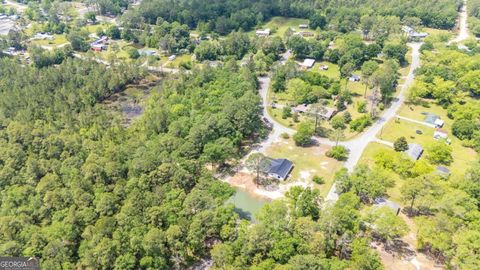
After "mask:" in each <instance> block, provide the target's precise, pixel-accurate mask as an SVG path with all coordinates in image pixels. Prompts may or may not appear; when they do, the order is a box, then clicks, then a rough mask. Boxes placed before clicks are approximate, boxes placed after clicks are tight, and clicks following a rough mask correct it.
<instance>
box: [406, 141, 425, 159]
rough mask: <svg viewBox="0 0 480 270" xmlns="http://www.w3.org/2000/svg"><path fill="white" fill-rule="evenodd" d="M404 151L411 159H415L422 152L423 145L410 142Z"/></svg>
mask: <svg viewBox="0 0 480 270" xmlns="http://www.w3.org/2000/svg"><path fill="white" fill-rule="evenodd" d="M406 153H407V155H408V156H409V157H410V158H411V159H413V160H417V159H419V158H420V156H421V155H422V153H423V147H422V146H421V145H420V144H416V143H410V144H408V150H407V151H406Z"/></svg>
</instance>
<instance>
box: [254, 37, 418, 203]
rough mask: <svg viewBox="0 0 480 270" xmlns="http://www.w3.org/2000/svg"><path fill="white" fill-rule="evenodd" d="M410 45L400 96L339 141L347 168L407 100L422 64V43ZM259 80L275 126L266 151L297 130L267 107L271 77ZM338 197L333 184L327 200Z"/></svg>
mask: <svg viewBox="0 0 480 270" xmlns="http://www.w3.org/2000/svg"><path fill="white" fill-rule="evenodd" d="M409 46H410V47H411V48H412V62H411V65H410V70H409V72H408V75H407V78H406V80H405V83H404V84H403V86H402V88H401V90H400V93H399V94H398V96H397V97H396V98H395V100H394V101H393V102H392V103H391V105H390V107H389V108H388V109H387V110H385V111H384V113H383V114H382V116H381V117H380V118H379V119H378V120H377V121H376V122H375V123H374V124H373V125H372V126H371V127H370V128H369V129H368V130H367V131H365V132H364V133H363V134H361V135H360V136H358V137H356V138H355V139H352V140H349V141H344V142H340V143H339V145H343V146H345V147H346V148H348V149H349V150H350V155H349V157H348V159H347V161H346V162H345V164H344V166H345V168H347V169H348V170H349V171H352V170H353V168H354V167H355V165H357V163H358V161H359V160H360V157H361V156H362V153H363V151H364V150H365V148H366V147H367V145H368V144H369V143H370V142H373V141H375V140H376V134H377V133H378V132H380V130H381V129H382V128H383V126H384V125H385V124H386V123H387V122H388V121H390V120H391V119H392V118H393V117H394V116H395V115H396V113H397V111H398V109H399V108H400V106H401V105H402V103H403V101H404V100H405V92H406V90H407V89H408V88H409V87H410V85H411V84H412V83H413V80H414V77H415V75H414V71H415V69H416V68H418V67H419V66H420V52H419V49H420V46H421V43H411V44H409ZM259 82H260V96H261V97H262V105H263V117H264V118H265V119H266V120H268V121H269V122H270V123H271V124H272V126H273V130H272V132H271V133H270V134H269V136H268V138H267V140H265V141H264V142H263V143H262V144H261V145H260V148H259V149H258V151H259V152H264V151H265V150H266V149H267V148H268V147H269V146H270V145H271V144H272V143H273V142H275V141H278V140H279V139H280V136H281V134H282V133H287V134H290V135H292V134H294V133H295V130H293V129H291V128H289V127H285V126H283V125H282V124H280V123H278V122H277V121H276V120H275V119H274V118H273V117H272V116H271V115H270V114H269V113H268V110H267V108H268V106H270V104H268V98H267V95H268V88H269V85H270V77H260V78H259ZM314 139H315V140H316V141H317V142H318V143H320V144H326V145H330V146H332V145H335V142H333V141H331V140H329V139H326V138H319V137H315V138H314ZM337 199H338V194H337V192H336V186H335V184H333V186H332V188H331V189H330V191H329V192H328V195H327V197H326V200H328V201H336V200H337Z"/></svg>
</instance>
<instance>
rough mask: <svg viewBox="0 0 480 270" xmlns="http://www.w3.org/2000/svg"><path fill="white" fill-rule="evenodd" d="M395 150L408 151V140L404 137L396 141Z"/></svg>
mask: <svg viewBox="0 0 480 270" xmlns="http://www.w3.org/2000/svg"><path fill="white" fill-rule="evenodd" d="M393 149H395V151H397V152H403V151H407V150H408V142H407V139H406V138H405V137H403V136H402V137H400V138H398V139H396V140H395V142H394V143H393Z"/></svg>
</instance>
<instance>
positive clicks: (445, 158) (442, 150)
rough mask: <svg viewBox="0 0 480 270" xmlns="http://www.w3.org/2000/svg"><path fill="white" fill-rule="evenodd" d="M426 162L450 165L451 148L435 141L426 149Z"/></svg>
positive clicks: (451, 159)
mask: <svg viewBox="0 0 480 270" xmlns="http://www.w3.org/2000/svg"><path fill="white" fill-rule="evenodd" d="M425 152H426V156H427V159H428V161H430V162H431V163H433V164H443V165H450V163H452V161H453V158H452V147H450V146H449V145H447V144H446V143H445V142H443V141H436V142H434V143H433V144H431V145H429V146H428V147H427V149H426V151H425Z"/></svg>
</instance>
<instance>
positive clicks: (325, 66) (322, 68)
mask: <svg viewBox="0 0 480 270" xmlns="http://www.w3.org/2000/svg"><path fill="white" fill-rule="evenodd" d="M318 69H320V70H328V66H327V65H321V66H320V67H319V68H318Z"/></svg>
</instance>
